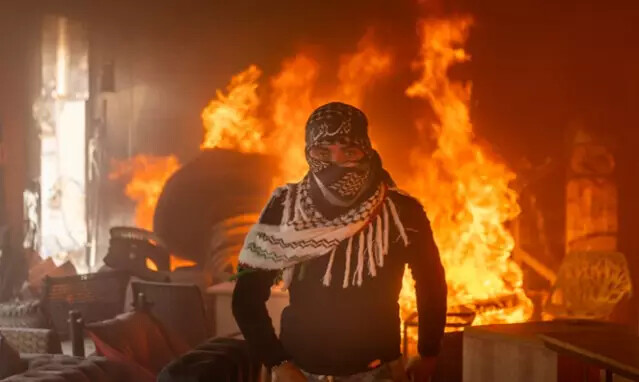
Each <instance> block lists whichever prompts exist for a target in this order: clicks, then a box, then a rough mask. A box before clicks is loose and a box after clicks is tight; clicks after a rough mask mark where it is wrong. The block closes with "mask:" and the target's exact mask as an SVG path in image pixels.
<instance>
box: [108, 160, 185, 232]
mask: <svg viewBox="0 0 639 382" xmlns="http://www.w3.org/2000/svg"><path fill="white" fill-rule="evenodd" d="M179 167H180V162H179V161H178V159H177V158H176V157H175V156H173V155H170V156H167V157H157V156H150V155H138V156H135V157H133V158H131V159H130V160H126V161H116V162H114V163H113V165H112V171H111V173H110V174H109V177H110V178H111V179H118V178H122V177H126V178H129V179H130V181H129V183H128V184H127V185H126V188H125V190H124V192H125V193H126V196H128V197H129V199H131V200H133V201H135V202H136V207H135V224H136V225H137V226H138V227H140V228H144V229H146V230H149V231H150V230H152V229H153V212H154V211H155V205H156V204H157V202H158V198H159V197H160V194H161V193H162V188H164V183H166V181H167V179H169V177H170V176H171V175H173V173H174V172H175V171H176V170H177V169H178V168H179Z"/></svg>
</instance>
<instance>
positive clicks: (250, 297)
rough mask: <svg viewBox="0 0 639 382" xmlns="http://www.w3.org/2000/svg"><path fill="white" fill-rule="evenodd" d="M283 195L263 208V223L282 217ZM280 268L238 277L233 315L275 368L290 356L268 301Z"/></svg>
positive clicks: (259, 353)
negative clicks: (267, 303)
mask: <svg viewBox="0 0 639 382" xmlns="http://www.w3.org/2000/svg"><path fill="white" fill-rule="evenodd" d="M282 209H283V208H282V203H281V198H278V197H274V198H272V199H271V201H270V202H269V204H268V205H267V206H266V208H265V209H264V212H263V213H262V216H261V217H260V223H264V224H279V222H280V220H281V216H282ZM277 275H278V272H277V271H265V270H252V271H250V272H246V273H243V274H242V275H241V276H240V277H238V279H237V281H236V284H235V289H234V290H233V302H232V309H233V316H234V317H235V321H236V322H237V324H238V326H239V328H240V330H241V331H242V334H243V335H244V338H245V339H246V341H247V342H248V344H249V346H250V347H251V349H252V350H253V352H254V353H255V354H256V355H257V356H258V357H259V358H260V360H261V361H262V362H263V363H264V365H266V366H268V367H272V366H274V365H277V364H279V363H281V362H283V361H285V360H288V359H289V358H290V357H289V356H288V355H287V354H286V352H285V351H284V347H283V346H282V343H281V342H280V340H279V339H278V338H277V336H276V335H275V329H274V328H273V323H272V321H271V317H270V316H269V314H268V310H267V309H266V301H268V299H269V297H270V296H271V287H272V286H273V283H274V280H275V278H276V277H277Z"/></svg>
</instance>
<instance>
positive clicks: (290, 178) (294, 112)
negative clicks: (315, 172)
mask: <svg viewBox="0 0 639 382" xmlns="http://www.w3.org/2000/svg"><path fill="white" fill-rule="evenodd" d="M318 71H319V64H318V63H317V62H316V61H315V60H313V59H312V58H310V57H308V56H306V55H303V54H300V55H297V56H296V57H294V58H292V59H289V60H285V61H284V62H283V63H282V70H281V72H280V73H279V74H277V75H276V76H275V77H274V78H273V79H272V80H271V88H272V95H271V97H272V107H271V109H272V113H273V115H272V120H273V131H272V132H271V133H270V134H269V144H268V147H269V148H271V149H272V152H271V154H275V155H277V156H278V157H280V168H279V172H280V173H279V174H278V176H276V177H275V179H274V180H273V184H274V186H279V185H281V184H283V183H287V182H295V181H298V180H300V179H301V178H302V177H303V176H304V174H305V173H306V171H307V169H308V166H307V164H306V159H305V157H304V125H305V124H306V119H307V118H308V116H309V115H310V114H311V112H312V111H313V108H314V107H315V102H314V99H313V92H314V90H315V84H316V81H317V75H318Z"/></svg>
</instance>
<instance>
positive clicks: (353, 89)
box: [267, 33, 391, 185]
mask: <svg viewBox="0 0 639 382" xmlns="http://www.w3.org/2000/svg"><path fill="white" fill-rule="evenodd" d="M390 66H391V55H390V54H389V53H388V52H385V51H383V50H381V49H380V48H379V47H378V46H377V45H376V43H375V41H374V39H373V35H372V33H367V34H366V35H365V36H364V37H363V38H362V39H361V40H360V41H359V43H358V45H357V49H356V51H355V52H353V53H351V54H347V55H343V56H342V57H341V59H340V66H339V68H338V71H337V86H335V88H333V89H328V90H325V92H324V93H322V94H316V87H317V77H318V75H319V64H318V63H317V62H316V61H315V60H313V59H312V58H311V57H309V56H307V55H304V54H299V55H297V56H295V57H294V58H292V59H288V60H285V61H284V62H283V64H282V70H281V72H280V73H279V74H278V75H276V76H275V77H274V78H273V80H272V81H271V87H272V95H271V96H272V108H271V109H272V112H273V114H272V121H273V131H272V132H271V133H270V135H269V136H268V145H267V146H268V147H272V148H273V149H275V150H277V151H275V150H272V151H271V152H270V153H271V154H274V155H277V156H279V157H280V163H281V166H280V174H279V176H277V177H276V178H275V179H274V182H273V183H274V184H276V185H279V184H282V183H285V182H294V181H298V180H299V179H301V178H302V177H303V176H304V174H305V173H306V171H307V169H308V166H307V164H306V159H305V157H304V125H305V124H306V119H307V118H308V116H309V115H310V114H311V112H312V111H313V109H314V108H315V107H317V106H318V105H320V104H323V103H327V102H330V101H334V100H340V101H343V102H348V103H350V104H352V105H355V106H360V105H361V103H362V100H363V98H364V92H365V91H366V90H367V89H368V88H370V87H371V86H372V85H373V84H374V83H375V81H376V80H377V79H379V78H380V77H381V76H383V75H385V74H386V73H387V72H388V71H389V69H390ZM282 148H284V150H283V151H280V150H281V149H282Z"/></svg>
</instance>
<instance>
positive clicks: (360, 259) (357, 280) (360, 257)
mask: <svg viewBox="0 0 639 382" xmlns="http://www.w3.org/2000/svg"><path fill="white" fill-rule="evenodd" d="M363 271H364V232H363V231H362V232H360V234H359V243H358V246H357V268H356V270H355V274H354V277H353V285H357V286H362V280H363V277H362V272H363Z"/></svg>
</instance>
